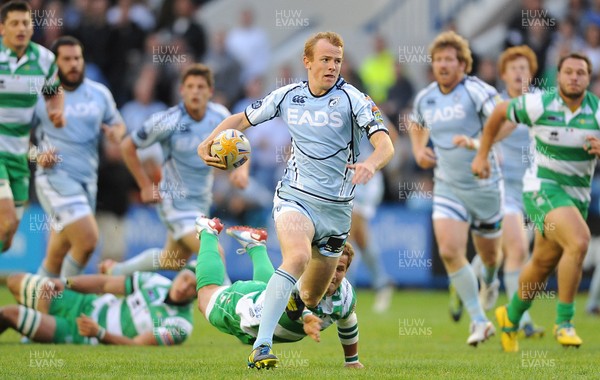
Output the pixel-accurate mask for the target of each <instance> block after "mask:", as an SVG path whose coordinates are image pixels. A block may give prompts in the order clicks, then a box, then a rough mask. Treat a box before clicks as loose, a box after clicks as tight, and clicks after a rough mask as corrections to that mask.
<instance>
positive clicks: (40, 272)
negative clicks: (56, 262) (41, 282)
mask: <svg viewBox="0 0 600 380" xmlns="http://www.w3.org/2000/svg"><path fill="white" fill-rule="evenodd" d="M37 274H38V275H40V276H42V277H48V278H58V273H52V272H50V271H49V270H48V269H46V267H45V266H44V263H42V264H41V265H40V267H39V268H38V270H37Z"/></svg>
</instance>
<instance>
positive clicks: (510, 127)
mask: <svg viewBox="0 0 600 380" xmlns="http://www.w3.org/2000/svg"><path fill="white" fill-rule="evenodd" d="M516 127H517V125H516V124H515V123H512V122H510V121H508V120H506V121H504V122H503V123H502V124H501V127H500V131H498V134H497V135H496V138H495V139H494V143H497V142H498V141H502V140H504V139H505V138H506V137H508V136H509V135H510V134H511V133H512V131H514V130H515V128H516Z"/></svg>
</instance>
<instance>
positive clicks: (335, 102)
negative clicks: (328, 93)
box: [329, 96, 340, 108]
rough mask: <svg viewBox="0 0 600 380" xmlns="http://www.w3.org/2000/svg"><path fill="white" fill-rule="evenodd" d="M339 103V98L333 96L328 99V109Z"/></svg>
mask: <svg viewBox="0 0 600 380" xmlns="http://www.w3.org/2000/svg"><path fill="white" fill-rule="evenodd" d="M339 102H340V97H339V96H334V97H333V98H331V99H329V108H333V107H335V106H337V104H338V103H339Z"/></svg>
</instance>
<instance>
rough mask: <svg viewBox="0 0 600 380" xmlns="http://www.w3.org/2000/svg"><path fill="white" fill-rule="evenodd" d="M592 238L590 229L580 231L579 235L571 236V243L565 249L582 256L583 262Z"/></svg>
mask: <svg viewBox="0 0 600 380" xmlns="http://www.w3.org/2000/svg"><path fill="white" fill-rule="evenodd" d="M591 238H592V237H591V236H590V232H589V231H580V232H579V233H578V234H577V235H575V236H572V237H571V238H569V243H568V245H567V247H565V250H566V251H567V252H571V253H573V254H575V255H576V257H579V258H581V261H582V262H583V258H584V257H585V254H586V253H587V251H588V247H589V246H590V240H591Z"/></svg>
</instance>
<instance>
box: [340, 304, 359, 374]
mask: <svg viewBox="0 0 600 380" xmlns="http://www.w3.org/2000/svg"><path fill="white" fill-rule="evenodd" d="M337 328H338V337H339V338H340V343H342V348H343V349H344V367H349V368H364V365H362V363H361V362H360V361H359V360H358V319H357V318H356V312H354V311H353V312H352V313H351V314H350V315H349V316H348V317H347V318H344V319H340V320H338V321H337Z"/></svg>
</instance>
